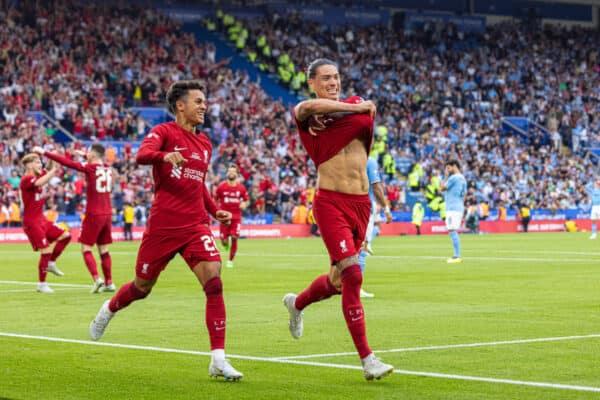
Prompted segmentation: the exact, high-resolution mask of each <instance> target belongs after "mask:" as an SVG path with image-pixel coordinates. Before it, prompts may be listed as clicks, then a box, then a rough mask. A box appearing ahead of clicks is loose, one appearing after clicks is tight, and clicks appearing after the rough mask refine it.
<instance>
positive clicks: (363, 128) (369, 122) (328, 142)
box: [294, 96, 373, 167]
mask: <svg viewBox="0 0 600 400" xmlns="http://www.w3.org/2000/svg"><path fill="white" fill-rule="evenodd" d="M340 101H342V102H344V103H354V104H356V103H360V102H362V101H364V100H363V99H362V98H361V97H359V96H352V97H349V98H347V99H345V100H340ZM342 114H343V116H341V117H339V118H329V119H328V120H326V121H325V125H326V128H325V129H324V130H322V131H319V133H318V135H317V136H313V135H311V134H310V133H309V132H308V128H309V119H306V120H305V121H302V122H299V121H298V120H297V119H296V114H295V113H294V120H295V121H296V126H297V127H298V131H299V132H300V140H301V141H302V144H303V145H304V148H305V149H306V152H307V153H308V155H309V156H310V158H311V159H312V160H313V162H314V163H315V166H317V167H319V165H321V164H322V163H324V162H325V161H327V160H329V159H330V158H332V157H333V156H335V155H336V154H337V153H339V152H340V150H342V149H343V148H344V147H346V146H347V145H348V144H349V143H350V142H351V141H353V140H354V139H358V138H363V139H364V141H365V143H366V148H365V151H366V152H367V154H368V153H369V152H370V151H371V146H372V144H373V119H372V118H371V116H370V115H369V114H346V113H342Z"/></svg>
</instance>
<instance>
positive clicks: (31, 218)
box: [19, 171, 46, 225]
mask: <svg viewBox="0 0 600 400" xmlns="http://www.w3.org/2000/svg"><path fill="white" fill-rule="evenodd" d="M44 175H46V171H42V173H41V175H40V176H38V177H36V176H33V175H23V177H22V178H21V183H19V189H21V200H23V225H33V224H39V223H40V221H43V220H45V217H44V203H45V202H46V198H45V197H44V195H43V188H42V186H35V182H36V181H37V180H38V179H39V178H41V177H42V176H44Z"/></svg>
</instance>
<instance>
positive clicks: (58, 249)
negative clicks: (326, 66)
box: [50, 236, 71, 261]
mask: <svg viewBox="0 0 600 400" xmlns="http://www.w3.org/2000/svg"><path fill="white" fill-rule="evenodd" d="M70 241H71V236H67V237H66V238H64V239H63V240H59V241H58V242H56V244H55V245H54V249H53V250H52V256H50V261H56V259H57V258H58V256H60V255H61V254H62V252H63V250H64V249H65V247H67V245H68V244H69V242H70Z"/></svg>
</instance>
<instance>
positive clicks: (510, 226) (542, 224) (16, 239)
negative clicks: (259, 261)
mask: <svg viewBox="0 0 600 400" xmlns="http://www.w3.org/2000/svg"><path fill="white" fill-rule="evenodd" d="M573 221H575V223H576V224H577V227H578V229H579V230H586V231H589V230H590V229H591V221H590V220H589V219H577V220H573ZM144 229H145V228H143V227H135V228H133V239H134V240H140V239H141V238H142V235H143V233H144ZM79 230H80V228H78V227H77V228H72V229H71V235H72V237H73V238H78V237H79ZM522 230H523V227H522V226H521V223H520V221H481V222H480V223H479V232H480V233H517V232H522ZM564 230H565V220H552V219H549V220H536V221H531V222H530V223H529V232H562V231H564ZM211 231H212V233H213V235H214V236H215V238H218V237H219V227H218V226H216V225H215V226H212V227H211ZM447 232H448V231H447V229H446V225H445V224H444V222H442V221H438V222H424V223H423V225H421V233H422V234H424V235H430V234H445V233H447ZM415 234H416V228H415V226H414V225H413V224H411V223H410V222H392V223H390V224H382V225H381V231H380V235H382V236H403V235H415ZM241 236H242V237H243V238H247V239H283V238H285V239H290V238H301V237H310V236H311V234H310V226H309V225H300V224H298V225H294V224H272V225H242V229H241ZM112 237H113V240H115V241H121V240H123V239H124V237H123V229H122V228H121V227H116V228H113V231H112ZM8 243H28V240H27V236H26V235H25V233H24V232H23V229H22V228H0V244H8Z"/></svg>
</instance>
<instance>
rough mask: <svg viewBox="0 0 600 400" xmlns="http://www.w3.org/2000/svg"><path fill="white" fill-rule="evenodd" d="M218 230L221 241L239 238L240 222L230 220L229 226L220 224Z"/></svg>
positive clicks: (239, 220)
mask: <svg viewBox="0 0 600 400" xmlns="http://www.w3.org/2000/svg"><path fill="white" fill-rule="evenodd" d="M219 230H220V231H221V239H227V238H228V237H229V236H237V237H240V232H241V230H242V220H241V219H232V220H231V223H229V225H225V224H221V226H220V227H219Z"/></svg>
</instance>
